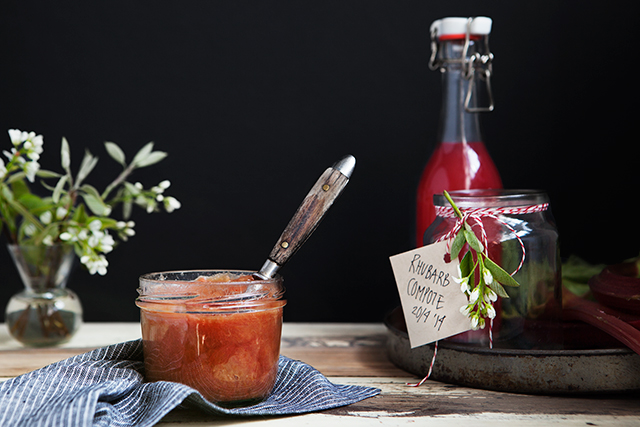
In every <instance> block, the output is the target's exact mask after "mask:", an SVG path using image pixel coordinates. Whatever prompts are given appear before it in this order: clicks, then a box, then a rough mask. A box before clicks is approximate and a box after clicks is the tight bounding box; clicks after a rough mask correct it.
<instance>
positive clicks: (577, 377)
mask: <svg viewBox="0 0 640 427" xmlns="http://www.w3.org/2000/svg"><path fill="white" fill-rule="evenodd" d="M385 325H386V327H387V329H388V331H389V334H388V335H389V336H388V340H387V352H388V355H389V359H390V360H391V362H392V363H394V364H395V365H396V366H398V367H399V368H401V369H404V370H405V371H408V372H410V373H412V374H415V375H417V376H419V377H424V376H425V375H427V373H428V371H429V365H430V364H431V361H432V359H433V352H434V345H433V344H430V345H424V346H421V347H417V348H414V349H411V345H410V343H409V336H408V334H407V332H406V325H405V323H404V317H403V315H402V311H401V308H400V307H398V308H396V309H395V310H394V311H392V312H391V313H390V314H389V315H387V316H386V318H385ZM430 379H433V380H436V381H441V382H445V383H450V384H457V385H463V386H468V387H474V388H481V389H487V390H496V391H507V392H516V393H529V394H587V393H620V392H628V391H638V390H640V355H638V354H636V353H634V352H633V351H631V350H629V349H628V348H626V347H621V348H604V349H592V350H588V349H587V350H513V349H495V348H494V349H489V348H487V347H479V346H474V345H469V344H458V343H452V342H448V341H440V342H439V343H438V354H437V356H436V360H435V363H434V366H433V372H432V374H431V377H430Z"/></svg>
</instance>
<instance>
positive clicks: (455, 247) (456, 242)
mask: <svg viewBox="0 0 640 427" xmlns="http://www.w3.org/2000/svg"><path fill="white" fill-rule="evenodd" d="M466 242H467V240H466V239H465V236H464V233H462V230H460V231H458V234H456V237H454V239H453V243H451V259H456V258H458V254H460V251H461V250H462V248H463V247H464V244H465V243H466Z"/></svg>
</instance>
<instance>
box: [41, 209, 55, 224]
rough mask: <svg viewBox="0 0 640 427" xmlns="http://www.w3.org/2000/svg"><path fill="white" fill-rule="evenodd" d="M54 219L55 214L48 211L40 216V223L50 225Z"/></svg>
mask: <svg viewBox="0 0 640 427" xmlns="http://www.w3.org/2000/svg"><path fill="white" fill-rule="evenodd" d="M52 217H53V214H52V213H51V211H46V212H44V213H43V214H42V215H40V222H42V223H43V224H44V225H47V224H50V223H51V218H52Z"/></svg>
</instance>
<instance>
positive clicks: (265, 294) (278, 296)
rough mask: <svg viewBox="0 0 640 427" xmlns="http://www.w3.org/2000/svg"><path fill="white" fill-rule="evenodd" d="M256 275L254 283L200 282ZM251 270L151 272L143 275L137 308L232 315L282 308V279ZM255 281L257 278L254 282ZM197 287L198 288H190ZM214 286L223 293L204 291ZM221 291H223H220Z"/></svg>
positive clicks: (248, 281) (249, 281)
mask: <svg viewBox="0 0 640 427" xmlns="http://www.w3.org/2000/svg"><path fill="white" fill-rule="evenodd" d="M225 273H226V274H230V275H232V276H235V277H236V278H237V277H242V276H249V275H251V276H252V279H251V280H235V281H223V282H215V281H209V282H208V281H206V280H203V281H198V280H196V279H197V278H199V277H202V276H204V277H207V276H209V277H212V276H215V275H217V274H225ZM255 273H256V272H255V271H250V270H224V269H220V270H183V271H180V270H176V271H164V272H157V273H147V274H144V275H142V276H140V287H139V288H138V294H139V296H138V298H136V305H137V306H138V307H140V308H141V309H143V310H150V311H161V312H176V313H177V312H186V313H210V314H215V313H232V312H234V313H235V312H247V311H263V310H269V309H275V308H280V307H282V306H284V305H285V304H286V300H284V299H282V297H283V295H284V286H283V284H282V282H283V279H282V276H280V275H279V274H276V275H275V276H274V277H273V278H271V279H259V278H255V276H254V274H255ZM254 278H255V279H254ZM190 286H193V288H194V289H189V287H190ZM203 286H204V287H210V289H212V290H218V291H219V292H214V293H207V292H202V289H203ZM220 291H221V292H220Z"/></svg>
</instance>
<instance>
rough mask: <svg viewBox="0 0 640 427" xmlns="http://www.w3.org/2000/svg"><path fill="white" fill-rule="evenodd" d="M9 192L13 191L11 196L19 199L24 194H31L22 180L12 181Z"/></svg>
mask: <svg viewBox="0 0 640 427" xmlns="http://www.w3.org/2000/svg"><path fill="white" fill-rule="evenodd" d="M11 192H12V193H13V198H15V199H19V198H20V197H22V196H24V195H25V194H31V191H29V186H28V185H27V183H26V182H24V181H16V182H12V183H11Z"/></svg>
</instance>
